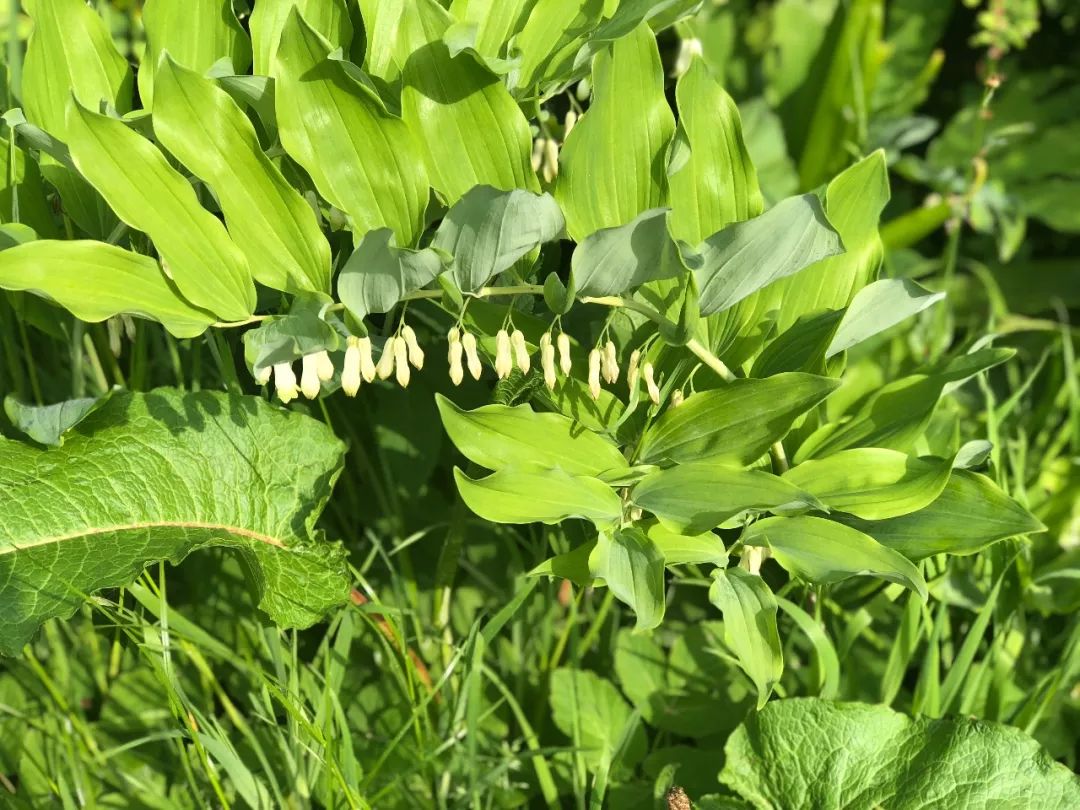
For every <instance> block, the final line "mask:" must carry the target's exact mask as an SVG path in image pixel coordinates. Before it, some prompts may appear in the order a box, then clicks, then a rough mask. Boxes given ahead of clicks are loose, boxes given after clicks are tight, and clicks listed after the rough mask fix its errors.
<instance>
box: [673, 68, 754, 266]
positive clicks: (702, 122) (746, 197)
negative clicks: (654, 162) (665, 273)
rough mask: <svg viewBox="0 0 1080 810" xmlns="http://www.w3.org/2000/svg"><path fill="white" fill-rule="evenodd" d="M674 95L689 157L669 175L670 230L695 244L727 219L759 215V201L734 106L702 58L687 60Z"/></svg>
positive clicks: (743, 218)
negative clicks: (687, 67) (688, 62)
mask: <svg viewBox="0 0 1080 810" xmlns="http://www.w3.org/2000/svg"><path fill="white" fill-rule="evenodd" d="M675 98H676V99H677V101H678V105H679V127H680V128H681V129H682V130H683V132H684V133H685V136H686V141H687V143H688V145H689V148H690V157H689V159H688V160H687V161H686V163H685V164H683V166H682V167H681V168H679V169H678V170H670V174H669V176H668V184H669V186H670V189H671V217H670V221H671V232H672V234H673V235H674V236H675V238H676V239H681V240H683V241H684V242H687V243H688V244H691V245H700V244H701V243H702V242H703V241H704V240H705V238H706V237H708V236H710V235H712V234H714V233H716V232H717V231H719V230H720V229H721V228H724V227H726V226H727V225H730V224H731V223H732V222H742V221H744V220H748V219H751V218H752V217H756V216H758V214H760V213H761V211H762V209H763V208H764V203H763V201H762V197H761V191H760V189H759V188H758V181H757V173H756V172H755V171H754V164H753V163H752V162H751V160H750V153H749V152H748V151H747V149H746V144H745V142H744V141H743V133H742V122H741V120H740V118H739V110H738V108H737V107H736V106H735V102H734V101H732V99H731V96H729V95H728V94H727V93H726V92H724V88H723V87H721V86H720V83H719V82H718V81H717V80H716V78H715V77H714V76H713V75H712V73H711V71H710V70H709V68H708V67H707V66H706V64H705V62H704V61H702V60H701V59H695V60H694V61H693V62H691V63H690V69H689V70H687V71H686V73H684V74H683V75H682V76H681V77H680V78H679V83H678V84H677V85H676V87H675Z"/></svg>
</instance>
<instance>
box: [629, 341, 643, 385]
mask: <svg viewBox="0 0 1080 810" xmlns="http://www.w3.org/2000/svg"><path fill="white" fill-rule="evenodd" d="M639 362H641V350H640V349H634V350H633V351H632V352H630V362H629V363H628V364H627V366H626V384H627V386H629V388H630V390H631V391H633V390H634V389H635V388H637V381H638V374H639V373H640V370H639V369H638V363H639Z"/></svg>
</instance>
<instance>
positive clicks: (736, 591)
mask: <svg viewBox="0 0 1080 810" xmlns="http://www.w3.org/2000/svg"><path fill="white" fill-rule="evenodd" d="M709 601H710V602H712V603H713V604H714V605H716V607H717V608H719V609H720V612H721V613H723V614H724V643H725V644H727V645H728V647H730V648H731V650H732V652H734V653H735V657H736V658H737V659H738V661H739V666H740V667H741V668H742V670H743V672H745V673H746V675H747V677H749V678H750V680H751V681H752V682H753V684H754V687H755V688H756V689H757V706H758V709H760V708H761V707H762V706H764V705H765V704H766V702H768V700H769V695H771V694H772V691H773V688H774V687H775V686H776V683H777V681H779V680H780V676H781V675H782V674H783V673H784V653H783V650H782V648H781V647H780V634H779V633H778V632H777V629H776V610H777V605H776V597H775V596H773V593H772V591H770V590H769V586H768V585H766V584H765V582H764V580H762V578H761V577H759V576H758V575H757V574H751V573H749V572H747V571H744V570H743V569H742V568H726V569H718V570H716V571H715V572H713V583H712V586H711V587H710V588H709Z"/></svg>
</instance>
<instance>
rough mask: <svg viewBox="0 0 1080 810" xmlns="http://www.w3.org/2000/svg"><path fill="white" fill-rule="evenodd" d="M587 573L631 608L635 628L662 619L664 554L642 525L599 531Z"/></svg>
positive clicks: (645, 628)
mask: <svg viewBox="0 0 1080 810" xmlns="http://www.w3.org/2000/svg"><path fill="white" fill-rule="evenodd" d="M589 573H591V574H592V575H593V576H594V577H597V578H600V579H603V580H604V583H605V584H606V585H607V586H608V588H610V589H611V592H612V593H613V594H615V598H616V599H618V600H619V601H620V602H622V603H623V604H625V605H627V606H629V607H630V609H631V610H633V611H634V616H635V617H636V621H635V624H634V626H635V628H636V629H638V630H651V629H653V628H654V627H658V626H659V625H660V622H662V621H663V620H664V607H665V600H664V556H663V554H661V553H660V549H658V548H657V547H656V546H655V545H654V544H653V542H652V540H650V539H649V537H648V536H647V535H646V534H645V533H644V532H643V531H641V529H639V528H637V527H636V526H631V527H629V528H626V529H616V530H615V531H613V532H610V533H609V532H601V533H600V536H599V538H598V539H597V541H596V547H595V548H594V549H593V550H592V553H590V554H589Z"/></svg>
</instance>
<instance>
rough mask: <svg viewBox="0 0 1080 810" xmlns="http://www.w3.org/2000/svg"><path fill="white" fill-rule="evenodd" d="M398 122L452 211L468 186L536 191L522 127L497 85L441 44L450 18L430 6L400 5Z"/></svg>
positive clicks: (423, 1) (420, 0) (427, 0)
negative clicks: (403, 57)
mask: <svg viewBox="0 0 1080 810" xmlns="http://www.w3.org/2000/svg"><path fill="white" fill-rule="evenodd" d="M402 15H403V19H401V20H400V21H399V25H400V27H401V29H402V30H403V32H404V33H403V34H401V35H400V36H403V42H404V43H405V44H407V47H408V54H409V55H408V60H407V61H406V62H405V63H404V64H403V65H402V68H401V71H402V80H403V83H404V86H403V87H402V91H401V109H402V117H403V118H404V119H405V122H406V123H407V124H408V126H409V129H410V130H411V131H412V133H413V135H414V136H415V137H416V139H417V141H418V142H419V143H420V146H421V151H422V154H423V160H424V162H425V164H426V166H427V171H428V174H429V175H430V177H431V185H432V186H433V187H434V188H435V190H436V191H438V192H439V194H441V195H442V197H443V198H444V200H445V201H446V203H447V204H449V205H453V204H454V203H455V202H457V201H458V200H459V199H460V198H461V196H462V195H464V194H465V192H467V191H468V190H469V189H471V188H472V187H473V186H478V185H488V186H493V187H494V188H497V189H501V190H504V191H508V190H510V189H514V188H524V189H528V190H530V191H539V190H540V183H539V181H538V180H537V179H536V172H534V171H533V170H532V166H531V164H530V159H529V156H530V154H531V152H532V138H531V136H530V132H529V123H528V121H527V120H526V118H525V114H524V113H522V111H521V109H520V108H519V107H518V105H517V103H516V102H515V101H514V99H513V98H512V97H511V95H510V91H509V90H507V89H506V85H504V84H503V83H502V82H501V81H499V79H498V78H497V77H496V76H495V75H494V74H492V73H489V72H488V71H487V70H486V69H485V68H483V67H481V66H480V64H479V63H478V62H477V61H476V60H475V59H474V58H473V57H472V56H471V55H469V54H467V53H462V54H459V55H458V56H451V55H450V51H449V50H448V49H447V47H446V44H445V43H444V42H443V41H442V37H443V35H444V34H445V33H446V29H447V28H448V27H449V26H450V24H451V22H452V18H451V17H450V15H449V14H448V13H447V12H446V11H445V10H444V9H443V8H442V7H441V6H440V5H439V4H438V3H437V2H436V1H435V0H416V2H412V3H405V4H403V8H402Z"/></svg>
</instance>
